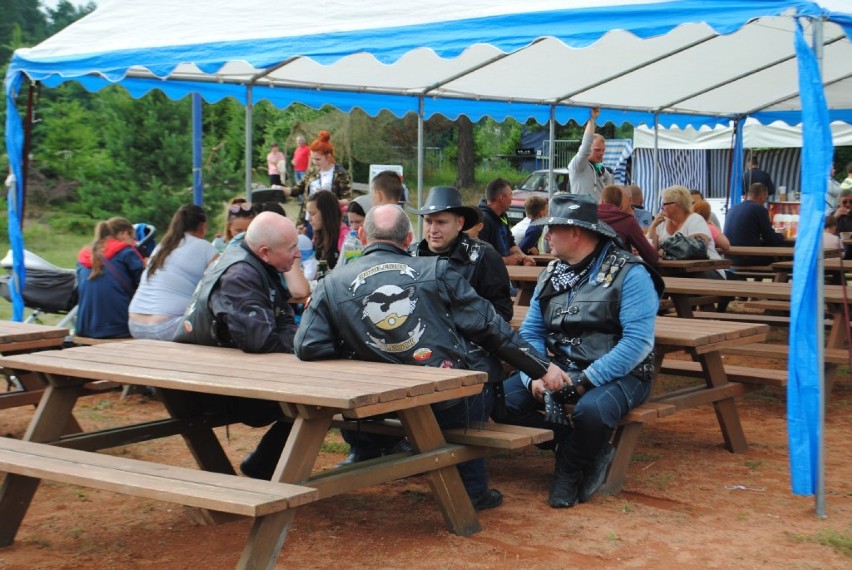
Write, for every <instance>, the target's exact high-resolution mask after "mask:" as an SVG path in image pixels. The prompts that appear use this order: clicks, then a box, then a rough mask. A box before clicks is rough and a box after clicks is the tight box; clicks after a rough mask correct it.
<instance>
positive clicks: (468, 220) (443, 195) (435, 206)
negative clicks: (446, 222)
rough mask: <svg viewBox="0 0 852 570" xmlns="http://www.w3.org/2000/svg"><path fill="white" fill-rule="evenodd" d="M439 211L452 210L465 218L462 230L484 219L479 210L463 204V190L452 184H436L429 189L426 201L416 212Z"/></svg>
mask: <svg viewBox="0 0 852 570" xmlns="http://www.w3.org/2000/svg"><path fill="white" fill-rule="evenodd" d="M438 212H452V213H454V214H458V215H460V216H461V217H463V218H464V224H463V225H462V231H464V230H466V229H469V228H472V227H473V226H475V225H476V224H478V223H479V221H480V220H481V219H482V217H481V214H480V213H479V210H477V209H476V208H474V207H472V206H464V205H462V197H461V192H459V191H458V189H457V188H452V187H450V186H434V187H432V188H430V189H429V195H428V196H426V203H424V204H423V207H422V208H421V209H419V210H415V211H414V213H415V214H417V215H418V216H426V215H428V214H437V213H438Z"/></svg>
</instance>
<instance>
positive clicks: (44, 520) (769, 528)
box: [0, 377, 852, 570]
mask: <svg viewBox="0 0 852 570" xmlns="http://www.w3.org/2000/svg"><path fill="white" fill-rule="evenodd" d="M678 381H680V380H678V379H674V380H665V379H663V380H662V381H661V382H660V386H658V388H664V387H665V383H666V382H678ZM681 382H682V381H681ZM850 409H852V382H850V379H849V377H846V378H845V379H843V380H842V381H841V382H840V383H839V385H838V386H836V388H835V391H834V393H833V394H832V398H831V403H830V406H829V409H828V414H827V419H826V473H827V483H826V489H827V492H826V495H827V498H826V503H827V514H828V517H827V518H826V519H824V520H821V519H819V518H817V517H816V516H815V514H814V505H815V502H814V498H813V497H799V496H794V495H793V494H792V493H791V491H790V481H789V475H788V473H789V467H788V460H787V435H786V434H787V431H786V422H785V395H784V393H783V392H782V391H779V390H772V389H767V390H764V391H761V392H756V393H753V394H750V395H748V396H746V397H745V398H744V399H743V400H742V401H741V402H740V405H739V412H740V416H741V418H742V421H743V424H744V428H745V433H746V436H747V438H748V441H749V451H748V452H747V453H745V454H742V455H734V454H731V453H728V452H727V451H725V450H724V449H723V447H722V445H721V442H722V436H721V433H720V431H719V427H718V423H717V422H716V418H715V415H714V413H713V410H712V408H711V407H710V406H706V407H702V408H697V409H693V410H689V411H684V412H681V413H678V414H675V415H674V416H671V417H669V418H665V419H663V420H661V421H658V422H657V423H656V424H654V425H652V426H650V427H648V428H647V429H646V430H645V431H644V432H643V435H642V436H641V439H640V443H639V445H638V447H637V450H636V454H635V456H634V457H633V463H632V465H631V466H630V469H629V473H628V479H627V482H626V485H625V489H624V491H623V492H622V493H621V494H620V495H618V496H612V497H608V496H596V497H595V498H594V499H593V500H592V502H590V503H588V504H585V505H579V506H577V507H574V508H571V509H563V510H556V509H551V508H550V507H549V506H548V505H547V503H546V496H547V490H548V488H549V485H550V476H551V472H552V468H553V458H552V455H551V453H550V452H547V451H540V450H538V449H535V448H532V449H528V450H525V451H522V452H512V453H503V454H500V455H497V456H495V457H493V458H492V459H491V460H490V461H489V471H490V475H491V479H492V485H493V486H494V487H496V488H498V489H500V490H501V491H502V492H503V494H504V495H505V497H506V501H505V503H504V504H503V506H502V507H500V508H498V509H494V510H491V511H486V512H483V513H481V516H480V519H481V522H482V526H483V530H482V532H480V533H478V534H476V535H474V536H471V537H467V538H462V537H458V536H454V535H452V534H449V533H448V532H447V531H446V529H445V527H444V524H443V521H442V519H441V516H440V514H439V513H438V510H437V508H436V507H435V505H434V502H433V500H432V498H431V493H430V490H429V487H428V485H427V483H426V482H425V480H424V479H423V478H421V477H414V478H410V479H407V480H404V481H398V482H394V483H389V484H385V485H380V486H377V487H374V488H370V489H365V490H359V491H357V492H352V493H348V494H345V495H342V496H339V497H337V498H334V499H329V500H326V501H320V502H317V503H313V504H311V505H308V506H306V507H303V508H301V509H300V510H299V512H298V514H297V516H296V518H295V522H294V524H293V527H292V528H291V530H290V533H289V535H288V539H287V542H286V544H285V546H284V549H283V551H282V553H281V556H280V558H279V559H278V565H277V567H280V568H329V567H341V566H344V567H346V568H349V569H359V568H402V567H409V568H521V567H523V568H566V567H573V568H592V567H594V568H624V567H634V568H644V567H650V566H654V567H658V568H675V567H677V568H702V567H703V568H758V567H772V568H849V567H850V565H852V448H850V445H849V444H850V435H849V434H850V433H852V414H850ZM31 415H32V408H19V409H14V410H4V411H2V412H0V435H6V436H11V437H21V435H22V434H23V433H24V430H25V429H26V425H27V423H28V422H29V420H30V417H31ZM163 415H164V411H163V409H162V407H161V405H160V404H159V403H158V402H156V401H151V400H147V399H145V398H144V397H142V396H130V397H129V398H127V399H125V400H119V398H118V394H117V393H111V394H106V395H102V396H93V397H90V398H87V399H85V400H84V401H83V402H81V404H79V405H78V407H77V410H76V416H77V417H78V419H79V420H80V423H81V424H83V426H84V428H86V429H92V428H95V427H106V426H112V425H118V424H121V423H123V422H125V421H126V420H143V419H154V418H158V417H162V416H163ZM218 433H219V436H220V438H221V440H222V441H223V442H224V446H225V448H226V451H227V453H228V454H229V456H230V457H231V458H232V460H233V461H234V462H235V463H238V462H239V461H240V459H241V458H242V457H243V456H244V455H245V454H246V453H247V452H248V451H250V450H251V449H252V448H253V446H254V444H255V443H256V441H257V439H258V438H259V437H260V435H261V431H260V430H253V429H251V428H246V427H242V426H234V427H232V428H231V429H230V431H229V433H226V432H225V430H224V428H223V429H221V430H218ZM345 449H346V448H345V445H344V444H342V443H341V440H340V437H339V434H336V433H332V434H330V435H329V437H328V439H327V442H326V446H325V449H324V451H323V454H322V456H321V462H322V464H321V465H319V466H318V469H321V468H324V467H328V466H331V465H334V464H335V463H336V462H337V461H339V460H340V459H342V458H343V457H344V454H345ZM110 453H115V454H122V455H126V456H128V457H134V458H139V459H147V460H156V461H162V462H165V463H172V464H180V465H187V466H191V465H192V459H191V457H190V456H189V453H188V451H187V450H186V448H185V446H184V444H183V441H182V440H181V439H180V438H177V437H172V438H168V439H164V440H160V441H154V442H146V443H141V444H136V445H132V446H127V447H125V448H119V449H113V450H111V451H110ZM248 529H249V523H248V522H243V521H240V522H235V523H231V524H227V525H222V526H217V527H202V526H194V525H193V523H192V522H191V520H190V519H189V517H187V516H186V514H185V513H184V512H183V510H182V507H180V506H178V505H173V504H168V503H161V502H157V501H150V500H145V499H138V498H134V497H128V496H124V495H116V494H112V493H107V492H100V491H94V490H91V489H86V488H79V487H72V486H68V485H61V484H56V483H52V482H45V483H42V485H41V486H40V488H39V491H38V492H37V494H36V496H35V499H34V501H33V504H32V506H31V507H30V510H29V512H28V513H27V516H26V518H25V519H24V522H23V525H22V527H21V529H20V532H19V533H18V536H17V540H16V542H15V543H14V545H12V546H10V547H7V548H5V549H0V569H3V570H7V569H8V570H11V569H27V570H29V569H34V568H80V569H83V568H85V569H89V568H98V569H111V568H115V569H132V568H168V569H172V568H175V569H191V568H192V569H194V568H208V569H218V568H232V567H233V566H234V564H235V563H236V561H237V560H238V558H239V556H240V552H241V550H242V546H243V544H244V542H245V539H246V535H247V533H248Z"/></svg>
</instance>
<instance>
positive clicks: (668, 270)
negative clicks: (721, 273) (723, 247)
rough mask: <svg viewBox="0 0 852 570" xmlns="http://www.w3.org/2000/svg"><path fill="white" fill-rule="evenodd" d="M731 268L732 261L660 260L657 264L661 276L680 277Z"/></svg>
mask: <svg viewBox="0 0 852 570" xmlns="http://www.w3.org/2000/svg"><path fill="white" fill-rule="evenodd" d="M730 267H731V260H730V259H660V261H659V263H658V264H657V271H659V273H660V275H673V276H678V275H686V274H689V273H703V272H705V271H716V270H717V269H729V268H730Z"/></svg>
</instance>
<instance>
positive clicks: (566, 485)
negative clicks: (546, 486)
mask: <svg viewBox="0 0 852 570" xmlns="http://www.w3.org/2000/svg"><path fill="white" fill-rule="evenodd" d="M563 447H564V446H560V447H559V449H557V452H556V470H555V471H554V473H553V485H552V486H551V487H550V494H549V495H548V497H547V502H548V503H550V506H551V507H553V508H554V509H564V508H566V507H573V506H574V505H576V504H577V493H578V489H579V487H580V477H581V476H582V472H581V471H580V467H579V466H577V465H575V464H574V462H573V461H569V460H567V459H566V458H565V457H564V456H563V453H564V452H563Z"/></svg>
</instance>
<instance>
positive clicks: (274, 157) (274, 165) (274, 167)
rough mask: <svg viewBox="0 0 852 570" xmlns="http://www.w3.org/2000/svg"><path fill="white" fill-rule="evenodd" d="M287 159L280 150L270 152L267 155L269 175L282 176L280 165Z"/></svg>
mask: <svg viewBox="0 0 852 570" xmlns="http://www.w3.org/2000/svg"><path fill="white" fill-rule="evenodd" d="M286 158H287V157H285V156H284V153H283V152H281V151H280V150H279V151H278V152H270V153H269V154H267V155H266V171H267V172H268V173H269V174H281V172H280V171H279V170H278V163H279V162H281V161H282V160H285V159H286Z"/></svg>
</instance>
